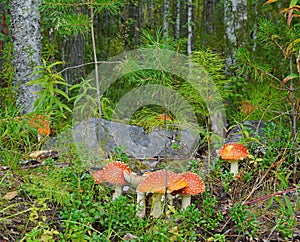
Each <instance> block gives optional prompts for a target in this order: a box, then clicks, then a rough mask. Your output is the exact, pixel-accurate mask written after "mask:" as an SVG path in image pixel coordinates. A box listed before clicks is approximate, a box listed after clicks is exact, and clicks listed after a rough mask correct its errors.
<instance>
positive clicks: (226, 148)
mask: <svg viewBox="0 0 300 242" xmlns="http://www.w3.org/2000/svg"><path fill="white" fill-rule="evenodd" d="M220 156H221V158H222V159H223V160H228V161H234V160H244V159H246V158H247V157H248V150H247V148H246V147H245V146H244V145H242V144H238V143H228V144H225V145H223V147H222V148H221V150H220Z"/></svg>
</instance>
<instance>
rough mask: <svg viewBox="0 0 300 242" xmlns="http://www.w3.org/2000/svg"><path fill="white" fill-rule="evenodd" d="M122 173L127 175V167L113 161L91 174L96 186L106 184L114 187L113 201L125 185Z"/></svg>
mask: <svg viewBox="0 0 300 242" xmlns="http://www.w3.org/2000/svg"><path fill="white" fill-rule="evenodd" d="M124 171H126V172H128V173H129V172H130V168H129V166H128V165H127V164H125V163H123V162H120V161H114V162H111V163H109V164H107V165H106V166H105V167H104V168H103V169H102V170H97V171H95V172H94V174H93V177H94V181H95V183H96V184H99V183H101V182H107V183H110V184H112V185H114V188H115V192H114V194H113V198H112V199H113V200H114V199H116V198H117V197H119V196H120V195H121V194H122V190H123V186H124V185H126V184H127V181H126V180H125V178H124Z"/></svg>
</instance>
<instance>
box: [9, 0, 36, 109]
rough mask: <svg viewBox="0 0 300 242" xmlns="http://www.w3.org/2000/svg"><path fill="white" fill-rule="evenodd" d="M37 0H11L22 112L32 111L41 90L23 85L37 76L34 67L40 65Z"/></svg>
mask: <svg viewBox="0 0 300 242" xmlns="http://www.w3.org/2000/svg"><path fill="white" fill-rule="evenodd" d="M39 3H40V1H39V0H10V13H11V21H10V23H11V37H12V43H13V56H14V58H13V65H14V70H15V73H14V74H15V80H14V84H15V87H16V88H17V93H18V94H17V95H18V96H17V105H18V107H19V108H20V109H21V113H22V114H25V113H28V112H31V111H34V102H35V100H36V99H37V98H38V94H37V93H36V92H38V91H40V90H41V89H40V87H39V86H38V85H30V86H28V85H26V84H27V82H28V81H31V80H33V79H35V78H36V77H37V76H36V75H32V74H33V72H34V67H36V66H40V65H41V33H40V14H39Z"/></svg>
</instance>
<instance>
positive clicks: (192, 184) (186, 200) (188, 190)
mask: <svg viewBox="0 0 300 242" xmlns="http://www.w3.org/2000/svg"><path fill="white" fill-rule="evenodd" d="M180 176H181V177H184V178H185V179H186V180H187V182H188V185H187V186H186V187H184V188H182V189H180V190H177V191H175V192H173V194H179V195H182V200H181V208H183V209H186V208H187V207H188V206H190V205H191V196H193V195H197V194H200V193H203V192H204V191H205V185H204V182H203V180H202V179H201V177H200V176H199V175H197V174H196V173H193V172H190V171H189V172H184V173H181V175H180Z"/></svg>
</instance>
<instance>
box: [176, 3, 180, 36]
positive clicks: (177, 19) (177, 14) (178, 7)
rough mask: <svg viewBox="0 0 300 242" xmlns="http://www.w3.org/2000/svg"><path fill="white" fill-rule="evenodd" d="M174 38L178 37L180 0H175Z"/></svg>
mask: <svg viewBox="0 0 300 242" xmlns="http://www.w3.org/2000/svg"><path fill="white" fill-rule="evenodd" d="M175 23H176V25H175V38H176V39H179V38H180V0H177V2H176V21H175Z"/></svg>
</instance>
